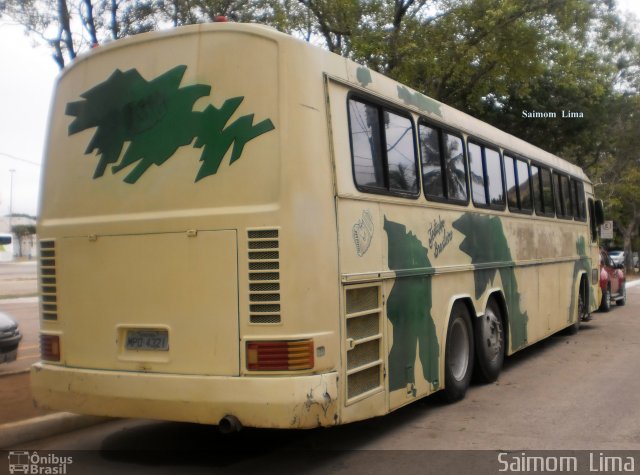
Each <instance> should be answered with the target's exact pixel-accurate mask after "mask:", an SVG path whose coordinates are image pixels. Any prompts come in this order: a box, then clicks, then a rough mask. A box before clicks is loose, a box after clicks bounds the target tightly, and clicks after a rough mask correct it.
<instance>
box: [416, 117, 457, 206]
mask: <svg viewBox="0 0 640 475" xmlns="http://www.w3.org/2000/svg"><path fill="white" fill-rule="evenodd" d="M419 134H420V152H421V154H422V183H423V186H424V194H425V196H426V197H427V199H429V200H434V201H449V202H452V203H456V204H467V202H468V191H467V165H466V160H465V156H464V142H463V140H462V137H460V136H458V135H454V134H453V133H449V132H445V131H443V130H441V129H439V128H437V127H432V126H430V125H426V124H423V123H421V124H420V125H419Z"/></svg>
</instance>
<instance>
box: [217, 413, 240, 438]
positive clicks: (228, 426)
mask: <svg viewBox="0 0 640 475" xmlns="http://www.w3.org/2000/svg"><path fill="white" fill-rule="evenodd" d="M218 429H219V430H220V433H221V434H231V433H232V432H240V431H241V430H242V424H241V423H240V421H239V420H238V418H237V417H236V416H232V415H230V414H227V415H226V416H224V417H223V418H222V419H220V422H218Z"/></svg>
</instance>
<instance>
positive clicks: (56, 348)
mask: <svg viewBox="0 0 640 475" xmlns="http://www.w3.org/2000/svg"><path fill="white" fill-rule="evenodd" d="M40 354H41V357H42V360H43V361H60V337H59V336H58V335H40Z"/></svg>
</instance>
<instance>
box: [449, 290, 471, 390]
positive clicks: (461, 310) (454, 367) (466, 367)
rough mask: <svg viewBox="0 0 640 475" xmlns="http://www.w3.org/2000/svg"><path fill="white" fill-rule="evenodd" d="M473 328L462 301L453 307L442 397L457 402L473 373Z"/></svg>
mask: <svg viewBox="0 0 640 475" xmlns="http://www.w3.org/2000/svg"><path fill="white" fill-rule="evenodd" d="M473 346H474V345H473V328H472V327H471V318H470V317H469V311H468V310H467V307H466V306H465V305H464V304H463V303H462V302H456V303H455V304H454V305H453V308H452V309H451V316H450V317H449V328H448V331H447V341H446V348H445V355H444V384H445V386H444V389H443V391H442V393H441V394H442V398H443V399H444V400H445V401H446V402H455V401H459V400H460V399H462V398H464V395H465V393H466V392H467V388H468V387H469V383H470V382H471V375H472V374H473V360H474V348H473Z"/></svg>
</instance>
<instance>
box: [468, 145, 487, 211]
mask: <svg viewBox="0 0 640 475" xmlns="http://www.w3.org/2000/svg"><path fill="white" fill-rule="evenodd" d="M467 152H468V153H469V175H470V176H471V197H472V199H473V203H474V204H476V205H486V204H487V193H486V190H485V186H484V166H483V164H482V148H481V147H480V145H477V144H475V143H471V142H469V143H468V144H467Z"/></svg>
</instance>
